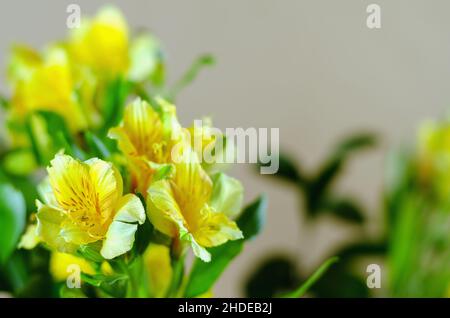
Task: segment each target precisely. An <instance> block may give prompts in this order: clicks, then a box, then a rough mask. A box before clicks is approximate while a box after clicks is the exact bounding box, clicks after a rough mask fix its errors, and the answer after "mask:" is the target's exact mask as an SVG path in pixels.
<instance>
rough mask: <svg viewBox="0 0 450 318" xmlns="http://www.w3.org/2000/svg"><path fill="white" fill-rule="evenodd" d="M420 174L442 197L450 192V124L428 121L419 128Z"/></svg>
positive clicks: (424, 182)
mask: <svg viewBox="0 0 450 318" xmlns="http://www.w3.org/2000/svg"><path fill="white" fill-rule="evenodd" d="M418 156H419V176H420V179H421V182H422V183H423V184H424V186H431V187H433V188H434V190H435V191H436V193H437V194H438V195H439V197H440V198H442V199H447V198H448V196H449V194H450V124H449V123H448V122H440V123H438V122H432V121H427V122H425V123H423V124H422V126H421V127H420V130H419V144H418Z"/></svg>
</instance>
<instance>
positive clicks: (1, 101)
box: [0, 95, 9, 109]
mask: <svg viewBox="0 0 450 318" xmlns="http://www.w3.org/2000/svg"><path fill="white" fill-rule="evenodd" d="M8 106H9V101H8V100H7V99H6V97H4V96H1V95H0V107H1V108H4V109H7V108H8Z"/></svg>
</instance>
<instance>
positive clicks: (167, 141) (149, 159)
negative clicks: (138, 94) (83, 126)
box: [108, 99, 181, 195]
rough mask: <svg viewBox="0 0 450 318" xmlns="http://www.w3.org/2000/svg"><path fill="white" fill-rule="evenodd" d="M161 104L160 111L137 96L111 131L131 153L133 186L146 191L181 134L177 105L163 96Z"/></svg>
mask: <svg viewBox="0 0 450 318" xmlns="http://www.w3.org/2000/svg"><path fill="white" fill-rule="evenodd" d="M159 104H160V106H161V112H160V113H158V112H157V111H156V110H154V109H153V108H152V106H150V105H149V104H148V103H147V102H145V101H142V100H140V99H136V100H135V101H134V102H133V103H131V104H129V105H128V106H126V108H125V111H124V116H123V121H122V123H121V124H120V125H119V126H118V127H114V128H112V129H110V131H109V134H108V136H109V137H110V138H113V139H116V140H117V142H118V147H119V149H120V150H121V152H122V153H123V154H124V155H125V156H126V157H127V160H128V162H129V165H128V166H129V169H130V171H131V175H132V186H133V188H136V189H137V190H138V191H139V192H140V193H142V194H144V195H145V194H146V193H147V188H148V186H149V185H150V183H151V181H152V177H153V175H154V173H155V171H156V170H157V169H158V168H159V167H160V166H161V165H163V164H167V163H170V162H171V150H172V148H173V146H174V145H175V144H176V143H177V140H179V138H181V127H180V125H179V124H178V121H177V120H176V116H175V107H174V106H173V105H170V104H169V103H167V102H165V101H164V100H162V99H159Z"/></svg>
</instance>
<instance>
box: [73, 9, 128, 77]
mask: <svg viewBox="0 0 450 318" xmlns="http://www.w3.org/2000/svg"><path fill="white" fill-rule="evenodd" d="M73 30H74V31H73V33H72V34H71V36H70V39H69V42H68V48H69V52H70V53H71V55H72V56H73V58H74V60H75V62H76V63H77V64H82V65H87V66H89V67H91V68H92V69H94V70H96V71H98V72H100V73H102V74H106V75H107V76H114V75H117V74H123V73H124V72H125V71H126V70H127V69H128V66H129V56H128V55H129V53H128V26H127V23H126V21H125V18H124V17H123V15H122V13H121V12H120V10H118V9H117V8H115V7H113V6H106V7H104V8H102V9H101V10H100V11H99V13H98V14H97V15H96V16H95V17H94V19H92V20H82V21H81V26H80V28H75V29H73Z"/></svg>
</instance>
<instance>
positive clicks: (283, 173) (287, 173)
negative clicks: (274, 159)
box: [258, 153, 305, 183]
mask: <svg viewBox="0 0 450 318" xmlns="http://www.w3.org/2000/svg"><path fill="white" fill-rule="evenodd" d="M268 165H270V163H267V164H263V163H259V164H258V166H268ZM273 176H274V177H278V178H281V179H284V180H286V181H289V182H293V183H303V182H305V180H304V179H305V178H304V177H303V176H302V175H301V173H300V171H299V169H298V168H297V164H296V163H295V162H294V160H293V159H292V158H291V157H290V156H288V155H287V154H284V153H280V158H279V168H278V171H277V173H275V174H274V175H273Z"/></svg>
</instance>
